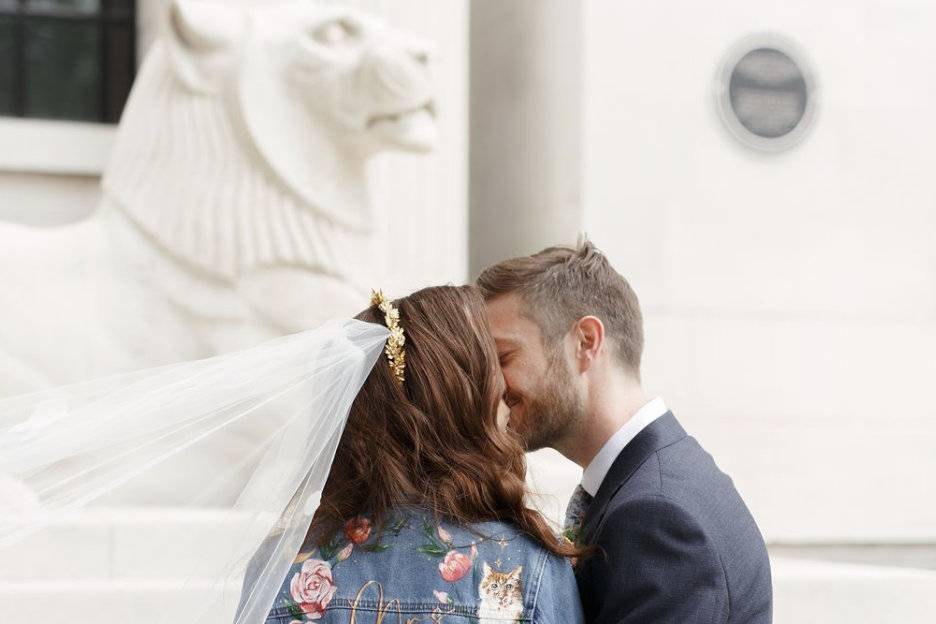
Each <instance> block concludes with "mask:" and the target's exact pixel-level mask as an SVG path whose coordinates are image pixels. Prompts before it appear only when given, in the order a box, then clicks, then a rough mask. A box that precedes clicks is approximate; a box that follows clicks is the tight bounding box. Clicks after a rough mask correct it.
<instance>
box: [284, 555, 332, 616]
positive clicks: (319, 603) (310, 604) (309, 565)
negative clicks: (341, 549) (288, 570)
mask: <svg viewBox="0 0 936 624" xmlns="http://www.w3.org/2000/svg"><path fill="white" fill-rule="evenodd" d="M336 589H337V587H336V586H335V581H334V580H333V579H332V572H331V566H330V565H328V562H326V561H322V560H321V559H307V560H306V561H304V562H303V563H302V568H301V569H300V570H299V572H296V574H294V575H293V577H292V581H291V582H290V584H289V591H290V593H291V594H292V597H293V600H295V601H296V602H297V603H298V604H299V608H300V609H302V612H303V613H304V614H305V616H306V618H308V619H310V620H317V619H319V618H320V617H322V616H323V615H324V614H325V607H327V606H328V603H329V602H331V599H332V597H333V596H334V595H335V590H336Z"/></svg>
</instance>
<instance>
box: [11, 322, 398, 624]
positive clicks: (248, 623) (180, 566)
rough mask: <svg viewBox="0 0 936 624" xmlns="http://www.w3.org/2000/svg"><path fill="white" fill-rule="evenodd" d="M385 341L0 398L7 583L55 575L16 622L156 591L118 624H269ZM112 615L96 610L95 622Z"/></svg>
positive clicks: (325, 342) (364, 335)
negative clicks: (102, 590) (117, 591)
mask: <svg viewBox="0 0 936 624" xmlns="http://www.w3.org/2000/svg"><path fill="white" fill-rule="evenodd" d="M387 336H388V331H387V329H386V328H385V327H383V326H381V325H375V324H372V323H364V322H360V321H354V320H347V321H333V322H330V323H327V324H325V325H324V326H322V327H320V328H317V329H314V330H309V331H305V332H301V333H298V334H293V335H289V336H285V337H282V338H277V339H274V340H271V341H269V342H266V343H263V344H261V345H259V346H257V347H254V348H251V349H247V350H244V351H239V352H236V353H231V354H227V355H222V356H218V357H214V358H210V359H206V360H199V361H194V362H182V363H179V364H172V365H169V366H163V367H160V368H155V369H151V370H143V371H138V372H135V373H129V374H124V375H117V376H114V377H109V378H105V379H101V380H96V381H91V382H87V383H81V384H77V385H71V386H65V387H61V388H56V389H52V390H49V391H45V392H41V393H37V394H31V395H25V396H21V397H13V398H9V399H4V400H0V574H2V575H3V579H2V580H4V581H6V582H12V581H15V582H23V583H26V584H27V585H28V581H29V579H32V578H49V574H48V572H49V570H50V569H52V570H55V568H58V569H59V570H60V571H61V574H60V575H58V576H55V575H53V577H52V578H55V579H61V581H59V580H56V581H54V582H50V587H49V593H48V595H47V596H36V600H35V602H34V603H33V602H32V601H31V600H26V601H24V603H25V604H26V605H27V606H26V607H25V610H26V612H20V613H17V614H15V615H16V616H18V619H16V620H15V621H26V622H38V621H44V620H51V619H59V618H68V619H69V621H71V622H75V621H76V620H75V619H74V618H71V617H69V604H67V600H66V598H64V597H63V595H62V593H63V592H65V593H66V594H67V593H68V592H69V591H70V592H71V594H70V595H72V596H73V597H74V598H73V599H74V600H81V599H86V600H93V599H94V592H95V588H96V587H98V586H107V587H113V586H114V584H115V583H116V585H117V586H119V587H126V588H127V591H129V592H130V593H131V594H132V592H133V588H134V587H136V586H146V587H148V588H149V590H152V587H154V586H158V587H159V588H160V590H159V591H157V592H156V594H155V595H156V596H158V598H156V599H152V596H153V595H154V594H153V591H148V593H147V594H146V596H148V597H149V598H146V599H145V600H144V599H140V600H137V602H136V603H134V604H136V605H138V607H139V610H134V611H133V612H131V613H128V614H127V618H126V619H124V620H123V621H135V622H171V623H173V624H180V623H189V622H191V623H195V622H199V623H202V622H236V623H237V624H256V623H259V622H263V621H265V618H266V615H267V613H268V612H269V609H270V607H271V604H272V602H273V600H274V598H275V595H276V592H277V591H278V589H279V586H280V583H281V581H282V580H283V578H284V577H285V575H286V573H287V571H288V568H289V566H290V564H291V563H292V560H293V557H294V555H295V553H296V552H297V550H298V549H299V547H300V546H301V544H302V540H303V538H304V537H305V534H306V531H307V529H308V526H309V522H310V520H311V517H312V514H313V513H314V511H315V509H316V508H317V506H318V504H319V497H320V494H321V490H322V487H323V485H324V483H325V479H326V477H327V475H328V471H329V468H330V466H331V462H332V459H333V457H334V453H335V449H336V447H337V444H338V440H339V438H340V436H341V432H342V431H343V427H344V423H345V419H346V417H347V414H348V410H349V408H350V406H351V403H352V401H353V399H354V397H355V396H356V395H357V393H358V390H359V389H360V387H361V385H362V384H363V382H364V380H365V379H366V377H367V375H368V373H369V372H370V370H371V368H372V367H373V365H374V364H375V362H376V361H377V360H378V358H379V357H380V354H381V350H382V347H383V344H384V342H385V340H386V338H387ZM180 519H181V520H180ZM160 523H162V524H160ZM165 526H168V527H170V528H171V527H175V528H174V533H173V531H169V532H168V533H169V537H166V535H164V534H165V533H166V531H161V532H160V531H157V530H155V529H153V528H152V527H165ZM76 527H84V528H85V530H77V529H76ZM88 527H90V528H88ZM95 527H96V528H98V529H100V531H99V532H100V533H102V535H103V537H101V536H99V535H96V533H95V530H94V529H95ZM115 527H116V528H115ZM192 527H195V528H197V529H198V530H197V531H196V530H194V529H193V528H192ZM173 535H174V536H173ZM99 537H100V540H101V541H100V542H99V543H98V542H94V540H95V539H98V538H99ZM89 540H90V542H89ZM96 544H97V545H96ZM122 544H123V546H122ZM248 565H249V567H250V570H249V573H248V569H247V568H248ZM245 574H246V580H245ZM62 583H64V585H65V586H67V587H64V589H63V586H62V585H61V584H62ZM108 583H110V584H108ZM134 583H136V584H137V585H134ZM147 583H148V585H147ZM57 584H58V586H56V585H57ZM154 584H155V585H154ZM66 590H67V591H66ZM84 590H86V591H84ZM105 595H106V596H111V597H112V596H113V594H112V593H106V594H105ZM147 600H149V602H147ZM63 603H66V604H63ZM33 604H34V605H35V608H34V609H33V607H31V606H29V605H33ZM122 604H123V603H121V601H120V600H115V599H112V598H107V599H102V600H101V603H100V605H99V608H100V610H101V611H100V612H101V614H102V616H103V615H104V614H106V613H107V611H108V609H115V610H116V609H122V608H124V607H123V606H122ZM135 609H136V607H135ZM33 611H34V612H33ZM121 613H122V612H121ZM2 615H4V613H2V605H0V619H3V617H2ZM111 615H115V614H111ZM102 619H103V620H107V621H112V619H113V618H105V617H102ZM11 621H13V620H11Z"/></svg>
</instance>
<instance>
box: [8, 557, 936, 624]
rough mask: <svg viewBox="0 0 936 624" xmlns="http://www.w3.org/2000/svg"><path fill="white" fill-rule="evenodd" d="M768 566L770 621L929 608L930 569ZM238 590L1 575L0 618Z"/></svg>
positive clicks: (161, 602) (219, 613)
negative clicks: (772, 598) (771, 591)
mask: <svg viewBox="0 0 936 624" xmlns="http://www.w3.org/2000/svg"><path fill="white" fill-rule="evenodd" d="M773 573H774V596H775V603H774V604H775V614H774V615H775V617H774V622H776V624H820V623H821V624H838V623H841V624H846V623H847V624H851V623H853V622H862V624H884V623H887V624H891V623H893V622H901V624H916V623H920V624H922V623H924V622H926V623H929V622H932V614H933V612H934V610H936V572H933V571H927V570H914V569H907V568H891V567H878V566H866V565H859V564H843V563H830V562H826V561H810V560H803V559H790V558H785V557H776V558H775V559H774V560H773ZM239 592H240V586H239V584H238V583H231V584H230V585H228V586H227V587H224V588H218V587H215V586H213V585H212V584H211V583H208V582H203V581H189V582H188V583H186V582H184V581H175V580H155V579H154V580H124V579H102V580H97V581H74V580H69V579H68V578H67V577H62V578H49V579H43V580H33V581H3V582H0V622H20V621H26V622H32V621H42V619H46V618H50V617H52V616H51V615H50V614H51V613H53V612H56V613H57V612H60V611H61V610H62V609H63V608H64V609H65V610H67V612H68V620H69V622H70V623H71V624H85V623H88V624H92V623H93V624H112V623H113V624H117V623H118V622H121V623H125V622H128V621H133V622H154V623H155V622H162V621H163V620H164V619H165V618H167V617H169V615H170V614H167V613H166V607H165V605H166V604H167V598H168V597H169V596H173V600H174V601H180V602H178V604H179V605H180V607H181V608H182V611H183V612H184V614H185V616H184V617H186V618H191V616H193V615H195V614H201V613H203V612H204V610H206V609H207V610H208V613H209V614H210V615H209V617H208V618H207V619H205V620H204V621H205V622H230V621H231V619H232V616H233V613H234V610H235V609H236V606H237V602H238V599H239ZM63 605H64V607H63ZM199 610H201V611H199ZM40 618H41V619H40ZM172 621H173V624H178V622H182V621H185V622H188V621H193V622H194V621H198V620H197V619H184V620H179V619H178V618H177V617H173V620H172Z"/></svg>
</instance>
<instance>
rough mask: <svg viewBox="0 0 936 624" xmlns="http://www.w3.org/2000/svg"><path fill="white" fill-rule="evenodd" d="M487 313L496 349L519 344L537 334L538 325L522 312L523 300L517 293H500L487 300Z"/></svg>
mask: <svg viewBox="0 0 936 624" xmlns="http://www.w3.org/2000/svg"><path fill="white" fill-rule="evenodd" d="M487 315H488V322H489V323H490V326H491V334H492V335H493V336H494V341H495V342H496V343H497V347H498V349H505V348H510V347H518V346H521V345H522V344H524V343H526V342H528V341H529V339H530V338H532V337H536V336H538V335H539V326H538V325H537V324H536V322H535V321H533V319H531V318H530V317H529V315H527V314H524V302H523V300H522V299H521V298H520V296H519V295H516V294H509V295H502V296H500V297H496V298H494V299H491V300H489V301H488V302H487Z"/></svg>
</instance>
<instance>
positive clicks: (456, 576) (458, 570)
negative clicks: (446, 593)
mask: <svg viewBox="0 0 936 624" xmlns="http://www.w3.org/2000/svg"><path fill="white" fill-rule="evenodd" d="M472 565H473V562H472V560H471V558H470V557H468V555H464V554H462V553H460V552H458V551H457V550H450V551H448V553H446V555H445V558H444V559H443V560H442V562H441V563H440V564H439V574H441V575H442V578H443V579H445V580H446V581H448V582H449V583H454V582H455V581H458V580H460V579H461V578H462V577H464V576H465V575H466V574H468V571H469V570H471V566H472Z"/></svg>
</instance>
